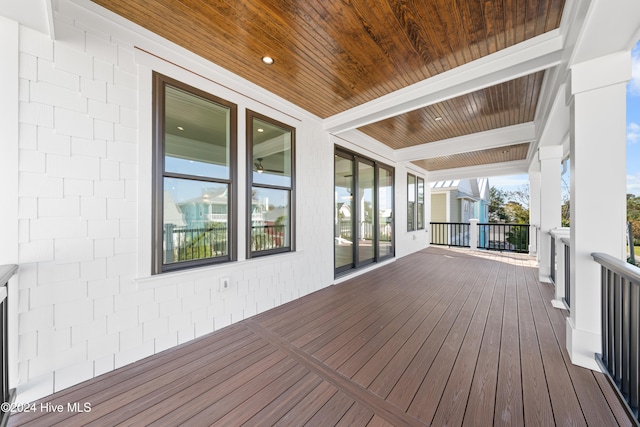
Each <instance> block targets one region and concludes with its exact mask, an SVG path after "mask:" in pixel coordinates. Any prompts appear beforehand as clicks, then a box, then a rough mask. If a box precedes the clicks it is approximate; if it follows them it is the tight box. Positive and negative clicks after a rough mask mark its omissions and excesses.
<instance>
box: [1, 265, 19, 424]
mask: <svg viewBox="0 0 640 427" xmlns="http://www.w3.org/2000/svg"><path fill="white" fill-rule="evenodd" d="M16 271H18V266H17V265H0V299H1V300H2V301H1V302H0V334H2V337H0V346H2V348H0V354H1V355H2V366H0V387H2V390H0V393H1V394H2V396H1V397H2V402H1V403H2V404H3V406H6V405H4V404H5V403H11V401H12V400H13V396H14V394H15V390H13V389H9V336H8V335H9V332H8V331H9V329H8V325H9V315H8V314H9V299H8V295H9V293H8V291H9V286H8V284H9V279H11V277H13V275H14V274H15V273H16ZM0 416H1V417H2V418H1V419H0V425H6V423H7V420H8V418H9V411H2V412H0Z"/></svg>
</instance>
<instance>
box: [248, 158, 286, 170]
mask: <svg viewBox="0 0 640 427" xmlns="http://www.w3.org/2000/svg"><path fill="white" fill-rule="evenodd" d="M256 160H257V161H256V162H255V163H254V164H253V166H254V167H255V171H256V172H258V173H263V172H271V173H280V174H283V173H284V171H279V170H275V169H267V168H265V167H264V165H263V164H262V160H264V159H263V158H262V157H259V158H258V159H256Z"/></svg>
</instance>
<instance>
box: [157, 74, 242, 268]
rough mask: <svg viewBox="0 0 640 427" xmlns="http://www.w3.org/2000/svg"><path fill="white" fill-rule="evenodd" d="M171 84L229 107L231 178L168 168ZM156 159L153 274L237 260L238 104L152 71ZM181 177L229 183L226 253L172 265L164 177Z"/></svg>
mask: <svg viewBox="0 0 640 427" xmlns="http://www.w3.org/2000/svg"><path fill="white" fill-rule="evenodd" d="M167 86H172V87H174V88H176V89H178V90H182V91H185V92H187V93H189V94H192V95H194V96H197V97H200V98H203V99H206V100H208V101H211V102H213V103H216V104H219V105H221V106H224V107H226V108H228V109H229V177H228V179H220V178H210V177H202V176H198V175H189V174H183V173H174V172H166V171H165V152H166V150H165V89H166V87H167ZM152 98H153V99H152V105H153V144H152V145H153V157H152V158H153V162H152V210H153V212H152V221H151V226H152V243H151V244H152V274H161V273H166V272H172V271H179V270H185V269H191V268H197V267H203V266H209V265H216V264H220V263H226V262H231V261H235V260H237V244H236V240H237V220H236V218H237V206H238V198H237V185H236V183H237V166H236V165H237V160H238V159H237V141H238V132H237V129H238V106H237V105H236V104H234V103H232V102H230V101H227V100H225V99H223V98H220V97H217V96H215V95H213V94H211V93H209V92H206V91H204V90H201V89H198V88H195V87H193V86H190V85H188V84H186V83H183V82H181V81H179V80H176V79H173V78H171V77H168V76H165V75H163V74H160V73H157V72H154V73H153V95H152ZM165 178H178V179H187V180H194V181H202V182H204V181H206V182H212V183H218V184H226V185H227V186H228V190H227V194H228V196H227V235H226V238H227V254H226V255H225V256H217V257H209V258H201V259H196V260H189V261H182V262H176V263H171V264H165V263H164V262H163V243H164V227H163V225H164V224H163V221H164V218H163V215H164V179H165Z"/></svg>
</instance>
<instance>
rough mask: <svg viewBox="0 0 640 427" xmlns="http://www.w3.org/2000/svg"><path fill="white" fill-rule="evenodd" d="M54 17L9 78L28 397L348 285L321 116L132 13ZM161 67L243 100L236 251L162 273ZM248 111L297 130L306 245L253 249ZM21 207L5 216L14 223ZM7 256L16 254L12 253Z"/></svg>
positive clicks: (299, 229) (24, 39)
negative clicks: (154, 119) (154, 240)
mask: <svg viewBox="0 0 640 427" xmlns="http://www.w3.org/2000/svg"><path fill="white" fill-rule="evenodd" d="M89 7H91V8H93V9H95V10H99V8H98V7H97V6H96V5H90V6H89ZM55 21H56V35H57V40H55V41H54V40H51V39H50V38H49V36H47V35H45V34H42V33H39V32H37V31H35V30H32V29H29V28H27V27H24V26H20V27H19V30H18V31H19V48H18V50H19V52H16V56H19V81H18V82H15V81H12V78H11V77H8V78H4V80H3V81H2V82H1V83H2V85H3V86H12V85H17V86H18V87H19V101H20V106H19V120H18V122H19V129H20V137H19V141H18V140H16V145H18V147H15V148H16V150H19V162H18V166H17V168H18V170H17V172H18V174H19V183H18V184H17V185H16V186H15V187H17V193H18V194H17V196H18V197H17V200H18V206H17V207H16V210H17V211H19V218H18V221H17V225H18V227H17V228H18V230H17V231H16V234H17V237H16V239H17V244H18V255H17V257H18V259H17V262H18V263H19V264H20V274H19V276H18V285H17V286H18V290H17V292H18V294H19V297H18V303H17V306H18V307H19V309H18V311H19V313H18V316H17V320H18V327H17V328H16V332H15V334H16V335H17V340H16V341H17V345H18V356H17V358H18V361H17V367H18V369H17V370H18V372H17V378H12V386H16V385H17V387H18V401H21V402H27V401H32V400H34V399H36V398H39V397H42V396H45V395H47V394H50V393H53V392H55V391H58V390H61V389H63V388H65V387H68V386H71V385H73V384H76V383H78V382H80V381H82V380H85V379H89V378H91V377H93V376H96V375H100V374H103V373H105V372H108V371H110V370H112V369H115V368H118V367H120V366H123V365H125V364H128V363H131V362H134V361H136V360H139V359H141V358H143V357H145V356H148V355H151V354H153V353H156V352H159V351H162V350H165V349H167V348H170V347H172V346H175V345H178V344H181V343H184V342H187V341H189V340H191V339H194V338H196V337H198V336H201V335H203V334H207V333H210V332H212V331H214V330H217V329H219V328H222V327H224V326H227V325H229V324H231V323H234V322H237V321H239V320H242V319H244V318H246V317H248V316H252V315H255V314H257V313H260V312H262V311H265V310H268V309H271V308H273V307H276V306H278V305H280V304H283V303H285V302H288V301H291V300H293V299H295V298H299V297H301V296H303V295H306V294H309V293H311V292H314V291H316V290H318V289H320V288H323V287H326V286H328V285H331V284H332V283H333V241H332V236H333V234H332V222H333V221H332V220H333V216H332V215H333V213H332V200H333V188H332V185H331V183H332V182H333V150H334V147H333V142H334V141H332V140H331V139H330V137H329V135H328V134H327V133H326V132H324V131H323V130H322V123H321V121H320V120H319V119H318V118H316V117H314V116H311V115H310V114H308V113H306V112H304V111H302V110H300V109H298V108H297V107H294V106H292V105H291V104H288V103H287V102H286V101H284V100H281V99H279V98H277V97H276V96H274V95H273V94H269V93H267V92H266V91H264V90H262V89H260V88H257V87H255V86H253V85H252V84H250V83H248V82H246V81H243V80H241V79H239V78H237V77H235V76H233V75H232V74H230V73H228V72H227V71H225V70H223V69H222V68H220V67H217V66H214V65H213V64H210V63H208V62H206V61H204V60H202V59H201V58H198V57H196V56H195V55H193V54H191V53H189V52H186V51H184V50H181V49H180V48H177V47H175V46H173V45H171V44H170V43H167V42H165V41H163V40H161V39H160V38H159V37H157V36H154V35H150V34H148V33H146V32H144V31H141V32H135V31H132V29H135V27H134V26H133V24H131V23H126V22H124V21H122V22H119V24H118V25H116V24H115V23H113V22H111V21H108V20H107V19H105V18H101V17H100V16H99V15H97V14H95V13H93V12H89V11H87V10H86V9H83V8H82V7H80V6H78V5H76V4H74V3H72V2H69V1H67V0H61V1H60V2H58V3H57V11H56V13H55ZM14 24H15V23H14ZM14 27H16V26H15V25H14ZM16 28H18V27H16ZM14 32H15V30H14ZM122 40H126V41H127V42H122ZM134 44H135V45H136V46H142V47H143V48H145V50H148V51H151V52H153V53H154V54H155V55H157V56H159V57H165V58H166V59H167V61H163V60H161V59H159V58H158V57H156V56H152V55H148V54H146V53H144V52H142V51H138V50H136V49H134V47H133V45H134ZM14 49H15V47H14ZM171 63H176V64H178V65H180V67H177V66H174V65H172V64H171ZM186 69H190V70H193V71H194V72H188V71H186ZM154 70H155V71H159V72H161V73H164V74H167V75H169V76H171V77H173V78H176V79H178V80H181V81H184V82H185V83H187V84H190V85H193V86H196V87H198V88H200V89H203V90H206V91H208V92H211V93H213V94H214V95H216V96H219V97H222V98H225V99H228V100H229V101H231V102H234V103H236V104H237V105H238V107H239V109H238V128H239V131H238V149H239V152H238V156H239V159H240V160H239V170H238V176H239V177H240V178H239V180H238V182H237V185H238V189H239V194H238V196H239V197H238V199H239V200H240V206H239V214H238V222H239V224H240V225H239V229H238V234H239V235H238V244H239V249H238V258H239V260H238V261H237V262H234V263H227V264H225V265H218V266H214V267H206V268H200V269H195V270H191V271H186V272H179V273H170V274H163V275H157V276H151V275H150V271H151V249H150V241H151V230H150V226H149V224H150V218H151V208H150V200H151V198H150V197H151V196H150V190H151V179H150V176H151V174H150V168H151V160H150V158H151V156H150V153H151V143H152V141H151V108H152V105H151V73H152V71H154ZM7 79H8V80H7ZM272 105H273V106H274V108H272V107H271V106H272ZM246 109H252V110H254V111H257V112H260V113H261V114H265V115H267V116H271V117H273V118H275V119H276V120H280V121H283V122H285V123H287V124H290V125H292V126H295V127H296V129H297V133H296V136H297V140H296V167H297V171H298V174H297V177H296V212H295V213H296V222H295V225H296V252H294V253H291V254H284V255H278V256H270V257H264V258H261V259H255V260H246V259H245V255H244V254H245V248H244V241H245V239H244V237H245V231H244V225H243V224H244V219H245V213H244V200H245V193H244V191H245V189H244V186H245V182H244V176H245V173H244V172H245V171H244V160H243V158H244V154H245V148H244V144H245V139H244V138H245V136H244V134H245V132H244V131H243V130H242V129H243V128H244V122H245V110H246ZM362 144H363V143H362V142H361V143H360V144H359V145H358V147H360V148H361V149H362ZM364 144H365V146H366V144H367V143H364ZM378 149H379V145H375V144H373V145H371V150H372V151H378ZM363 154H365V155H368V153H366V152H365V153H363ZM383 160H384V159H383ZM384 161H385V163H388V164H390V165H391V166H394V167H396V204H395V207H396V213H397V216H396V237H397V238H396V245H397V248H398V250H397V252H398V254H399V255H406V254H408V253H410V252H413V251H415V250H419V249H422V248H423V247H425V246H426V237H427V234H426V233H424V231H421V232H420V233H416V235H418V236H419V238H416V237H415V236H413V235H412V234H411V233H406V226H404V225H403V224H405V223H406V218H405V216H406V212H405V210H406V182H405V180H406V178H405V179H401V178H400V177H402V176H406V169H405V168H404V167H398V166H397V165H395V164H393V162H390V161H388V158H387V160H384ZM14 190H15V189H14ZM403 206H404V207H403ZM428 206H429V205H428V202H427V205H426V206H425V208H427V209H428V208H429V207H428ZM11 215H12V214H11V213H5V214H3V218H0V219H2V220H8V221H11V219H12V218H11ZM13 220H14V221H15V218H13ZM403 221H404V222H403ZM8 262H16V260H15V259H13V260H11V259H9V258H8V257H4V258H3V259H0V264H3V263H8ZM221 277H229V278H230V279H231V282H230V283H231V286H230V289H228V290H225V291H220V289H219V281H220V278H221Z"/></svg>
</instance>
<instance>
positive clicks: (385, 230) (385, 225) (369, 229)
mask: <svg viewBox="0 0 640 427" xmlns="http://www.w3.org/2000/svg"><path fill="white" fill-rule="evenodd" d="M383 220H384V218H383V219H382V220H381V221H380V225H379V228H378V238H379V239H380V241H383V242H390V241H391V229H392V228H391V223H390V220H389V222H383ZM338 227H339V235H338V236H337V237H341V238H343V239H346V240H353V239H352V236H351V235H352V231H351V227H352V225H351V221H350V220H340V223H339V225H338ZM358 227H360V228H359V229H358V231H359V233H360V238H361V239H365V240H373V238H374V236H373V230H374V226H373V222H371V221H360V222H359V223H358Z"/></svg>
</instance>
